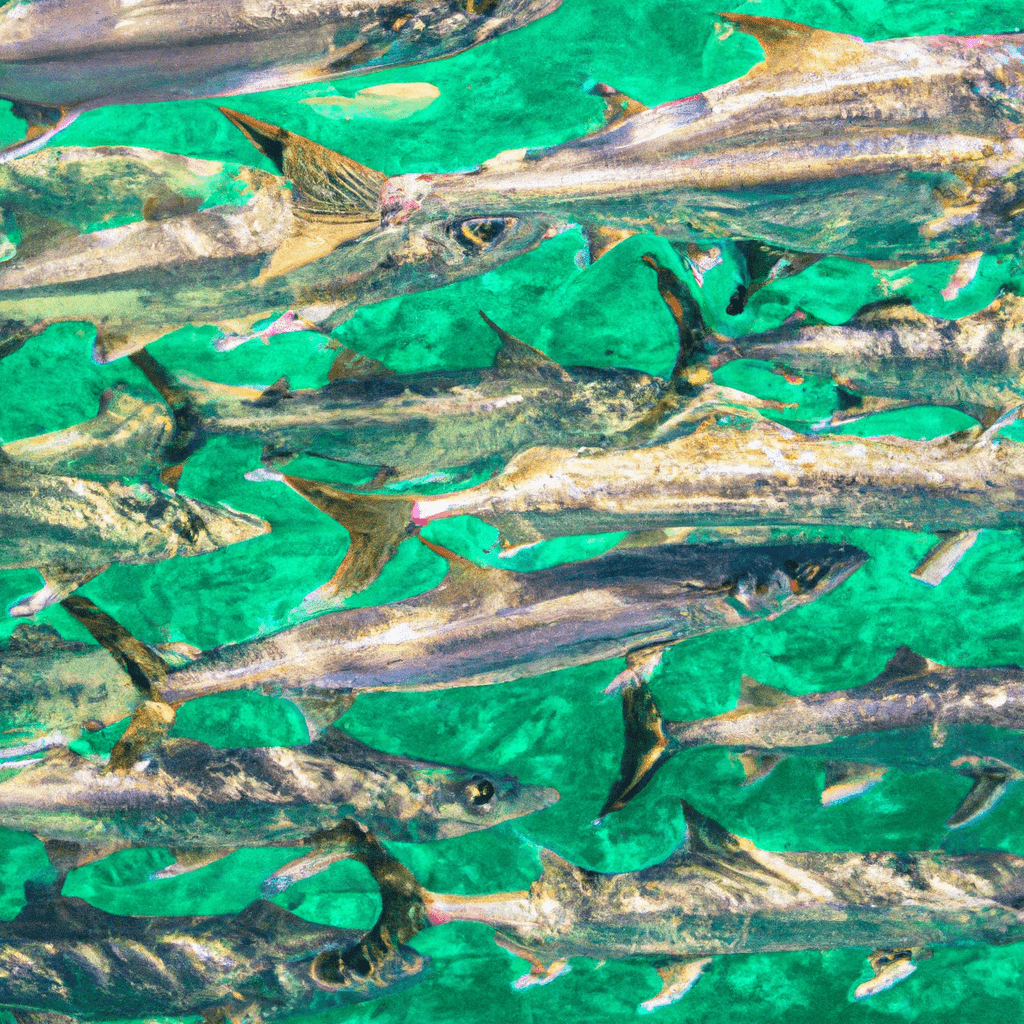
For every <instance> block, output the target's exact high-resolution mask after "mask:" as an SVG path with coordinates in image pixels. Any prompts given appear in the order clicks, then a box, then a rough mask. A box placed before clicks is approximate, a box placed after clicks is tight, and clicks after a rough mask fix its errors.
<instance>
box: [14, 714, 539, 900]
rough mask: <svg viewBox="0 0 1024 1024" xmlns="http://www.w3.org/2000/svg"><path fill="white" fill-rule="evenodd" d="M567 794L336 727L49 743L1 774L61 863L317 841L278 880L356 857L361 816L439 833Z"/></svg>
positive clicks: (181, 860) (178, 866)
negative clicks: (151, 851) (250, 735)
mask: <svg viewBox="0 0 1024 1024" xmlns="http://www.w3.org/2000/svg"><path fill="white" fill-rule="evenodd" d="M153 706H154V705H153V703H152V702H151V703H150V705H149V708H152V707H153ZM147 710H148V709H147ZM133 724H135V723H134V722H133ZM123 749H124V747H123V745H122V750H123ZM136 757H138V758H139V760H135V758H136ZM125 761H127V762H128V763H127V764H125V763H124V762H125ZM557 800H558V792H557V790H554V789H548V788H544V787H541V786H528V785H521V784H520V783H519V781H518V780H517V779H516V778H514V777H513V776H508V775H506V776H497V775H489V774H487V773H483V772H477V771H474V770H472V769H466V768H457V767H452V766H450V765H444V764H434V763H431V762H427V761H415V760H412V759H410V758H406V757H399V756H396V755H392V754H386V753H383V752H382V751H379V750H374V749H373V748H372V747H368V746H367V745H366V744H364V743H360V742H359V741H358V740H356V739H353V738H352V737H351V736H348V735H346V734H345V733H343V732H342V731H341V730H340V729H338V728H337V727H335V726H329V727H328V728H327V729H326V730H325V731H324V733H323V734H322V735H321V736H320V738H319V739H317V740H314V741H313V742H311V743H309V744H306V745H305V746H300V747H256V748H249V747H242V748H238V749H217V748H213V747H210V746H208V745H207V744H205V743H201V742H199V741H198V740H189V739H166V740H163V741H162V742H161V741H158V742H157V743H155V744H154V743H151V742H147V743H144V744H137V745H136V746H134V747H133V748H132V754H131V756H128V757H122V756H121V750H119V749H118V748H115V751H114V753H113V754H112V755H111V763H110V766H109V767H108V766H107V765H105V764H102V763H100V762H98V761H91V760H86V759H84V758H82V757H81V756H79V755H78V754H75V753H72V752H71V751H69V750H55V751H50V752H49V753H48V754H47V755H46V756H45V757H43V758H42V759H41V760H40V761H37V762H34V763H33V764H31V765H29V766H27V767H25V768H23V769H22V770H21V771H19V772H18V773H17V774H16V775H13V776H11V777H10V778H8V779H5V780H4V781H3V782H0V823H2V824H3V826H4V827H5V828H13V829H18V830H20V831H26V832H31V833H32V834H34V835H36V836H37V837H39V838H40V839H41V840H43V841H44V842H45V843H46V844H47V850H48V851H49V852H50V853H51V856H52V859H53V861H54V866H55V867H56V868H57V870H58V872H59V873H61V872H66V871H67V870H68V869H69V867H72V866H77V865H79V864H81V863H88V862H89V861H91V860H95V859H96V857H97V856H103V855H106V854H107V853H110V852H113V851H114V850H119V849H128V848H132V847H144V846H162V847H168V848H170V849H171V850H172V853H173V855H174V856H175V863H174V864H172V865H171V866H169V867H167V868H164V869H163V870H162V871H159V872H157V873H156V876H155V877H160V878H164V877H171V876H172V875H178V874H183V873H185V872H188V871H194V870H196V869H197V868H200V867H204V866H205V865H206V864H209V863H211V862H213V861H215V860H219V859H220V858H222V857H226V856H227V855H228V854H229V853H231V852H232V851H234V850H236V849H238V848H239V847H257V846H258V847H266V846H286V847H287V846H295V847H303V846H304V847H307V848H312V852H310V853H309V854H308V855H307V856H305V857H303V858H301V860H300V861H293V862H292V863H291V864H290V865H288V866H287V867H285V868H282V869H280V870H279V871H278V872H277V873H275V876H274V879H275V883H272V884H273V886H274V887H275V889H282V888H284V887H286V885H288V884H290V883H291V882H292V881H295V880H296V879H297V878H300V877H302V878H305V877H309V876H310V875H312V874H315V873H317V872H319V871H322V870H324V869H325V868H326V867H328V866H329V865H330V864H331V863H332V862H333V861H334V860H337V859H339V858H341V857H348V856H350V855H351V854H350V850H349V845H348V840H347V839H346V838H345V836H347V835H348V831H347V830H350V829H351V827H352V825H351V822H352V821H353V820H354V821H357V822H359V823H361V824H362V825H364V826H368V827H370V828H372V829H373V830H374V832H376V833H378V834H379V835H381V836H383V837H384V838H386V839H389V840H395V841H398V842H428V841H431V840H435V839H446V838H451V837H452V836H460V835H465V834H466V833H468V832H475V831H478V830H480V829H485V828H490V827H491V826H493V825H497V824H499V823H501V822H503V821H510V820H512V819H514V818H519V817H522V816H523V815H525V814H531V813H533V812H534V811H539V810H543V809H544V808H545V807H548V806H550V805H551V804H553V803H555V802H556V801H557ZM339 833H341V834H342V835H341V838H340V839H339V838H338V836H339ZM54 851H56V852H54Z"/></svg>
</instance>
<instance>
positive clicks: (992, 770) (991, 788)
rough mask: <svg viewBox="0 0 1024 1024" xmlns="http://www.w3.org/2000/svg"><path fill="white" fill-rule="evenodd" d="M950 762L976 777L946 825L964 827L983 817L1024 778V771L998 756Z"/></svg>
mask: <svg viewBox="0 0 1024 1024" xmlns="http://www.w3.org/2000/svg"><path fill="white" fill-rule="evenodd" d="M950 766H951V767H952V768H956V769H957V770H958V771H959V772H960V774H961V775H966V776H967V777H968V778H971V779H973V780H974V785H973V786H971V788H970V790H969V791H968V793H967V796H965V797H964V798H963V800H961V801H960V805H959V806H958V807H957V809H956V810H955V811H954V812H953V813H952V814H951V815H950V817H949V820H948V821H947V822H946V828H960V827H961V826H962V825H966V824H968V823H969V822H972V821H974V819H975V818H979V817H981V815H983V814H984V813H985V812H986V811H987V810H989V809H990V808H992V807H993V806H994V805H995V804H996V802H997V801H998V800H999V798H1000V797H1001V796H1002V795H1003V793H1005V792H1006V787H1007V786H1008V785H1009V784H1010V783H1011V782H1017V781H1019V780H1020V779H1022V778H1024V772H1020V771H1018V769H1016V768H1014V767H1013V765H1009V764H1007V763H1006V762H1005V761H1000V760H999V759H998V758H995V757H974V756H967V757H958V758H957V759H956V760H955V761H952V762H951V764H950Z"/></svg>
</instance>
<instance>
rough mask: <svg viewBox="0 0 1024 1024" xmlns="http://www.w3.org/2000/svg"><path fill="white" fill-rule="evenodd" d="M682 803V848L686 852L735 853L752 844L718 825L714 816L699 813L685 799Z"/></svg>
mask: <svg viewBox="0 0 1024 1024" xmlns="http://www.w3.org/2000/svg"><path fill="white" fill-rule="evenodd" d="M682 805H683V819H684V820H685V821H686V838H685V840H684V841H683V849H685V850H686V852H687V853H703V854H708V855H711V856H714V855H715V854H721V853H736V852H737V851H739V850H743V849H749V848H750V847H751V846H752V844H751V842H750V841H749V840H748V839H742V838H740V837H739V836H737V835H733V833H732V832H730V831H729V830H728V829H727V828H725V826H724V825H720V824H719V823H718V822H717V821H715V820H714V818H709V817H708V816H707V815H706V814H701V812H700V811H698V810H697V808H696V807H693V806H692V805H691V804H688V803H687V802H686V801H685V800H683V801H682Z"/></svg>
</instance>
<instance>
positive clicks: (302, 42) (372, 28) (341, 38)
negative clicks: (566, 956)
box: [0, 0, 560, 160]
mask: <svg viewBox="0 0 1024 1024" xmlns="http://www.w3.org/2000/svg"><path fill="white" fill-rule="evenodd" d="M559 2H560V0H483V2H478V0H403V2H401V3H382V2H375V0H369V2H367V0H358V2H345V3H341V2H339V0H295V2H292V3H287V4H281V3H271V2H268V0H228V2H221V0H153V2H148V3H134V4H124V3H121V2H119V0H100V2H99V3H93V2H91V0H9V2H8V3H6V4H3V5H0V98H3V99H6V100H11V101H13V103H14V112H15V113H16V114H17V115H18V116H20V117H22V118H24V119H25V120H27V121H28V122H29V126H30V130H29V134H28V137H27V138H26V140H25V142H24V143H22V144H20V145H17V146H13V147H10V148H9V150H8V151H7V153H6V154H4V153H0V160H3V159H4V157H5V155H6V156H7V157H8V158H9V157H10V156H12V155H21V154H24V153H25V152H28V151H30V150H31V149H33V148H37V147H39V146H42V145H43V144H45V143H46V142H48V141H49V139H51V138H52V137H53V135H55V134H56V133H57V132H58V131H60V130H61V129H63V128H64V127H66V126H67V125H69V124H71V122H72V121H74V120H75V118H76V117H78V116H79V115H80V114H81V113H83V112H84V111H87V110H92V109H94V108H96V107H101V106H106V105H107V104H111V103H151V102H154V101H157V100H181V99H194V98H199V97H206V96H230V95H234V94H236V93H245V92H259V91H261V90H264V89H283V88H286V87H288V86H292V85H302V84H306V83H310V82H319V81H326V80H329V79H333V78H340V77H343V76H348V75H357V74H362V73H364V72H367V71H372V70H378V69H381V68H390V67H400V66H402V65H406V64H416V63H419V62H420V61H428V60H437V59H438V58H440V57H448V56H451V55H452V54H455V53H459V52H460V51H462V50H465V49H468V48H469V47H471V46H475V45H477V44H478V43H482V42H485V41H486V40H488V39H493V38H494V37H495V36H498V35H501V34H502V33H503V32H508V31H511V30H512V29H515V28H519V27H521V26H522V25H527V24H529V23H530V22H531V21H535V20H536V19H537V18H541V17H543V16H544V15H545V14H549V13H551V12H552V11H554V10H556V9H557V7H558V5H559Z"/></svg>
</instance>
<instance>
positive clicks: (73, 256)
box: [0, 112, 568, 362]
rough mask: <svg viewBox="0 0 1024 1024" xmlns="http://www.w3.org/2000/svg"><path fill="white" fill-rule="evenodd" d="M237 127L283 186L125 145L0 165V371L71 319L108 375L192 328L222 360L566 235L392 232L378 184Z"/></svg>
mask: <svg viewBox="0 0 1024 1024" xmlns="http://www.w3.org/2000/svg"><path fill="white" fill-rule="evenodd" d="M230 116H231V119H232V120H233V121H234V122H235V123H236V124H238V125H239V126H241V127H242V128H243V129H244V130H245V132H246V134H247V135H248V136H249V137H250V138H251V139H253V140H254V141H257V142H258V143H259V144H260V145H261V146H262V147H263V148H264V149H265V150H266V151H267V152H268V154H269V155H270V156H271V159H272V160H273V161H274V163H275V164H276V165H277V167H278V169H279V170H280V171H281V172H282V175H283V176H277V175H273V174H267V173H266V172H264V171H260V170H256V169H254V168H249V167H238V166H235V167H230V166H225V165H224V164H221V163H219V162H217V161H212V160H192V159H189V158H186V157H182V156H175V155H173V154H167V153H158V152H154V151H151V150H143V149H131V148H127V147H96V148H93V149H88V148H68V149H59V148H57V149H47V150H43V151H41V152H39V153H33V154H31V155H29V156H26V157H22V158H21V159H19V160H14V161H11V162H9V163H7V164H3V165H0V196H2V197H3V208H4V210H6V212H7V216H8V217H9V218H12V219H13V229H12V228H10V227H7V228H5V230H7V232H8V239H7V240H8V242H9V243H10V245H11V247H12V248H14V250H15V251H14V254H13V255H12V256H11V257H10V258H9V259H6V260H5V261H4V262H2V263H0V304H2V308H3V320H0V357H2V356H4V355H6V354H9V353H10V352H11V351H14V350H15V349H17V348H18V347H20V346H21V345H23V344H24V343H25V342H26V341H27V340H28V339H29V338H31V337H33V336H34V335H36V334H39V333H40V332H41V331H42V330H44V329H45V328H46V327H48V326H49V325H51V324H54V323H58V322H65V321H84V322H87V323H91V324H93V325H95V327H96V344H95V348H94V355H95V357H96V358H97V359H98V360H99V361H101V362H104V361H107V360H109V359H113V358H117V357H118V356H122V355H126V354H128V353H130V352H133V351H136V350H138V349H140V348H142V347H143V346H145V345H146V344H148V343H149V342H150V341H152V340H153V339H154V338H158V337H160V336H161V335H163V334H166V333H167V332H168V331H172V330H175V329H177V328H179V327H183V326H186V325H189V324H212V325H214V326H216V327H218V328H219V329H220V330H221V331H222V332H223V333H224V335H225V337H224V338H222V339H221V341H220V342H219V343H218V345H219V347H221V348H230V347H232V346H233V345H236V344H240V343H241V342H243V341H245V340H246V339H247V338H249V337H253V336H255V335H254V325H256V324H257V323H258V322H259V321H263V320H267V321H269V326H266V327H263V328H260V330H259V331H258V332H256V333H257V334H258V335H259V336H261V337H264V338H267V337H270V336H272V335H274V334H276V333H281V332H285V331H294V330H306V329H311V328H312V329H316V325H318V324H319V325H321V326H322V327H323V328H324V329H330V328H332V327H334V326H336V325H337V324H339V323H341V322H342V321H343V320H345V319H347V318H348V317H349V316H351V315H352V314H353V313H354V312H355V310H356V309H358V308H359V307H360V306H362V305H366V304H368V303H372V302H380V301H383V300H384V299H388V298H392V297H394V296H396V295H402V294H406V293H408V292H416V291H422V290H424V289H429V288H439V287H441V286H443V285H445V284H448V283H449V282H451V281H456V280H460V279H462V278H464V277H472V276H475V275H477V274H483V273H486V272H487V271H489V270H492V269H494V268H495V267H496V266H499V265H500V264H502V263H504V262H505V261H506V260H508V259H511V258H512V257H513V256H518V255H521V254H522V253H524V252H528V251H530V250H531V249H533V248H536V246H538V245H539V244H540V243H541V242H542V241H543V240H544V239H545V238H548V237H551V236H552V235H554V234H557V233H558V232H560V231H562V230H563V229H564V228H565V227H567V226H568V225H567V224H565V223H563V222H561V221H559V220H558V218H556V217H551V216H548V215H546V214H540V215H533V214H524V215H521V216H510V217H491V218H472V217H467V218H454V219H450V220H447V221H445V223H443V224H425V225H422V226H420V227H414V226H412V225H410V224H396V225H390V224H385V223H382V221H381V216H380V210H379V204H378V200H377V194H378V192H379V190H380V186H381V183H382V182H383V181H385V180H386V179H385V177H384V175H382V174H379V173H378V172H376V171H373V170H371V169H370V168H367V167H362V166H361V165H360V164H358V163H356V162H355V161H354V160H350V159H349V158H348V157H345V156H342V155H341V154H339V153H334V152H332V151H331V150H329V149H325V148H324V147H323V146H319V145H317V144H315V143H313V142H310V141H309V140H308V139H304V138H301V137H300V136H297V135H293V134H291V133H290V132H287V131H284V130H283V129H281V128H277V127H276V126H274V125H269V124H266V123H265V122H262V121H256V120H255V119H254V118H250V117H248V116H247V115H244V114H236V113H234V112H231V114H230ZM289 182H290V183H291V184H290V185H289ZM111 225H113V226H111ZM14 239H16V241H12V240H14Z"/></svg>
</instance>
